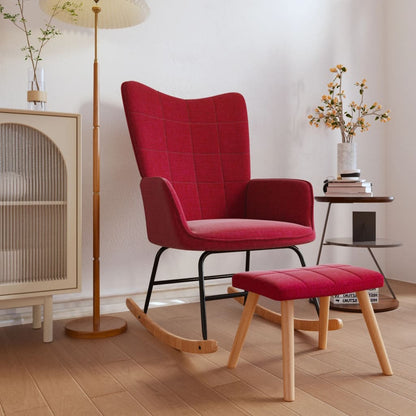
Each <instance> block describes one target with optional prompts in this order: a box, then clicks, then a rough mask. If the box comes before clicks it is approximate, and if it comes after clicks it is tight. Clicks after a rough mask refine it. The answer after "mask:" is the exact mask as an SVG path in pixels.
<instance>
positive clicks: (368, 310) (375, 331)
mask: <svg viewBox="0 0 416 416" xmlns="http://www.w3.org/2000/svg"><path fill="white" fill-rule="evenodd" d="M357 298H358V301H359V302H360V307H361V312H362V314H363V316H364V320H365V323H366V325H367V328H368V332H369V334H370V337H371V341H372V342H373V345H374V349H375V351H376V354H377V358H378V361H379V363H380V366H381V369H382V371H383V374H385V375H386V376H391V375H393V370H392V369H391V365H390V361H389V357H388V356H387V352H386V348H385V346H384V342H383V338H382V337H381V332H380V328H379V327H378V324H377V320H376V316H375V314H374V310H373V307H372V306H371V302H370V298H369V297H368V293H367V291H366V290H363V291H361V292H357Z"/></svg>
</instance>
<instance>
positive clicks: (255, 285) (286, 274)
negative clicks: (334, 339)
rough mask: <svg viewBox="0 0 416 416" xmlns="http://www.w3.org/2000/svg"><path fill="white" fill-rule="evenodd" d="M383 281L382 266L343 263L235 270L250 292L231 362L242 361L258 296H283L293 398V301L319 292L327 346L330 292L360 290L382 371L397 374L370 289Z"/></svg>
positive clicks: (286, 373) (288, 395)
mask: <svg viewBox="0 0 416 416" xmlns="http://www.w3.org/2000/svg"><path fill="white" fill-rule="evenodd" d="M383 283H384V281H383V275H382V274H380V273H378V272H375V271H373V270H368V269H364V268H362V267H355V266H347V265H341V264H331V265H320V266H314V267H303V268H299V269H288V270H273V271H253V272H245V273H238V274H235V275H234V276H233V286H234V287H236V288H239V289H243V290H245V291H247V292H248V296H247V300H246V304H245V307H244V310H243V314H242V316H241V320H240V324H239V327H238V330H237V333H236V336H235V339H234V344H233V347H232V350H231V354H230V358H229V361H228V367H229V368H234V367H235V366H236V365H237V361H238V357H239V356H240V352H241V348H242V346H243V343H244V339H245V337H246V334H247V330H248V327H249V325H250V322H251V318H252V317H253V314H254V310H255V307H256V305H257V300H258V298H259V296H260V295H262V296H265V297H268V298H270V299H274V300H278V301H281V314H282V355H283V398H284V400H285V401H293V400H294V399H295V366H294V362H295V359H294V328H293V301H294V300H295V299H308V298H319V302H320V314H319V348H320V349H325V348H326V345H327V337H328V316H329V297H330V296H333V295H341V294H343V293H349V292H356V294H357V298H358V301H359V302H360V307H361V311H362V314H363V316H364V319H365V322H366V324H367V328H368V332H369V334H370V337H371V340H372V342H373V345H374V349H375V351H376V354H377V357H378V360H379V363H380V366H381V369H382V371H383V374H385V375H392V374H393V372H392V369H391V366H390V362H389V359H388V356H387V353H386V349H385V347H384V342H383V339H382V337H381V333H380V330H379V327H378V324H377V321H376V317H375V315H374V311H373V308H372V306H371V303H370V299H369V297H368V293H367V290H368V289H372V288H376V287H382V286H383Z"/></svg>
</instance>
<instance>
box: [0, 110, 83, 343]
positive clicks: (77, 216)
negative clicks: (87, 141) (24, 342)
mask: <svg viewBox="0 0 416 416" xmlns="http://www.w3.org/2000/svg"><path fill="white" fill-rule="evenodd" d="M80 265H81V143H80V116H79V115H77V114H64V113H51V112H35V111H23V110H8V109H0V308H2V309H4V308H7V309H8V308H17V307H23V306H32V307H33V327H34V328H39V327H41V323H42V306H43V340H44V342H50V341H52V339H53V332H52V328H53V312H52V296H53V295H54V294H62V293H70V292H76V291H79V290H80V282H81V275H80Z"/></svg>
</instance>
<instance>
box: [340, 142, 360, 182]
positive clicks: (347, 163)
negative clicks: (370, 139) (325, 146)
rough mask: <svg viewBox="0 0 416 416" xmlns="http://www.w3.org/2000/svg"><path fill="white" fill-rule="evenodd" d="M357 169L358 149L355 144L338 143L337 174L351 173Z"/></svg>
mask: <svg viewBox="0 0 416 416" xmlns="http://www.w3.org/2000/svg"><path fill="white" fill-rule="evenodd" d="M356 169H357V148H356V144H355V143H354V142H352V143H338V145H337V174H338V177H340V176H341V173H351V171H355V170H356Z"/></svg>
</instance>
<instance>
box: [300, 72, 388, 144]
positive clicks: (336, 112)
mask: <svg viewBox="0 0 416 416" xmlns="http://www.w3.org/2000/svg"><path fill="white" fill-rule="evenodd" d="M330 71H331V72H332V73H334V74H335V77H334V79H333V80H332V82H330V83H329V84H328V93H329V95H323V96H322V97H321V101H322V103H323V105H319V106H318V107H316V109H315V114H309V115H308V118H309V124H310V125H311V126H315V127H319V125H320V123H321V121H322V122H323V123H324V124H325V126H326V127H329V128H331V129H333V130H334V129H337V128H339V129H340V131H341V138H342V142H343V143H351V142H352V141H353V138H354V136H355V135H356V130H357V128H359V129H360V131H362V132H364V131H367V130H368V129H369V127H370V123H368V122H367V121H365V117H370V116H373V117H374V120H376V121H377V120H380V121H381V122H382V123H385V122H387V121H389V120H390V110H387V111H384V112H383V111H381V110H382V106H381V105H380V104H378V103H377V102H375V103H374V104H372V105H371V106H370V107H369V106H368V105H366V104H364V92H365V90H366V89H367V80H366V79H363V80H362V81H361V82H356V83H355V85H356V86H357V87H359V94H360V103H359V104H356V103H355V102H354V101H352V102H351V103H350V105H349V108H350V111H344V102H343V100H344V98H345V94H344V91H343V90H342V75H343V74H344V73H345V72H347V68H346V67H345V66H343V65H337V66H336V67H335V68H331V69H330ZM346 118H347V119H348V121H347V122H346V120H345V119H346Z"/></svg>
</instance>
